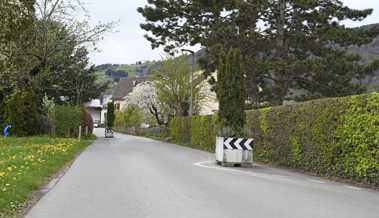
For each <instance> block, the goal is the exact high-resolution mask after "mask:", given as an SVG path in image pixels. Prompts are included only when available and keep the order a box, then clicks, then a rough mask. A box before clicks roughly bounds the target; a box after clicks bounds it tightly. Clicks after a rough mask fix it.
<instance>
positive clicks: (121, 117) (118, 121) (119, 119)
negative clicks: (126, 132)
mask: <svg viewBox="0 0 379 218" xmlns="http://www.w3.org/2000/svg"><path fill="white" fill-rule="evenodd" d="M114 126H115V127H116V128H125V127H126V123H125V113H124V112H119V111H118V112H116V118H115V121H114Z"/></svg>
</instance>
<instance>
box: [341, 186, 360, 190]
mask: <svg viewBox="0 0 379 218" xmlns="http://www.w3.org/2000/svg"><path fill="white" fill-rule="evenodd" d="M344 187H345V188H348V189H352V190H356V191H361V190H362V188H358V187H355V186H351V185H344Z"/></svg>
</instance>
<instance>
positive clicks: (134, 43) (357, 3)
mask: <svg viewBox="0 0 379 218" xmlns="http://www.w3.org/2000/svg"><path fill="white" fill-rule="evenodd" d="M85 1H86V8H87V10H88V12H89V14H90V16H91V22H92V23H94V24H96V23H98V22H111V21H118V22H119V23H118V25H117V27H116V29H115V32H114V33H111V34H108V35H106V36H105V39H104V40H103V41H102V42H100V43H99V48H100V50H101V52H100V53H99V52H93V53H92V54H91V62H92V63H95V64H104V63H114V64H131V63H135V62H137V61H145V60H159V59H161V57H163V56H164V53H163V52H162V50H152V49H151V46H150V43H149V42H148V41H147V40H146V39H145V38H144V37H143V35H144V31H143V30H141V29H140V27H139V24H140V23H141V22H143V21H144V19H143V17H142V16H141V15H140V14H139V13H138V12H137V8H138V7H140V6H143V5H145V4H146V2H147V0H106V1H104V0H85ZM343 1H344V2H345V3H346V4H347V5H348V6H350V7H352V8H356V9H365V8H373V9H374V14H373V15H372V16H370V17H369V18H367V19H366V20H365V21H363V22H361V23H348V24H347V25H349V26H360V25H365V24H371V23H379V0H343Z"/></svg>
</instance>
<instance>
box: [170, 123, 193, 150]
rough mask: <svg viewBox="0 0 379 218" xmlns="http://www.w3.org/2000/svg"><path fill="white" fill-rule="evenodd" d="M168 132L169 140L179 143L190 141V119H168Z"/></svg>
mask: <svg viewBox="0 0 379 218" xmlns="http://www.w3.org/2000/svg"><path fill="white" fill-rule="evenodd" d="M169 126H170V128H169V134H170V137H171V140H172V141H173V142H175V143H179V144H186V145H187V144H189V143H190V141H191V120H190V118H189V117H175V118H173V119H172V120H171V121H170V124H169Z"/></svg>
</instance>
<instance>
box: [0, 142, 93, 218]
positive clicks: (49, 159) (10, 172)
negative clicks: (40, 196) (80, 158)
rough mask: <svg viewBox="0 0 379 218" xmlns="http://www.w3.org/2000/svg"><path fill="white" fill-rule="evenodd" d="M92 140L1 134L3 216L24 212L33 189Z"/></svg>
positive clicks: (0, 198) (0, 209)
mask: <svg viewBox="0 0 379 218" xmlns="http://www.w3.org/2000/svg"><path fill="white" fill-rule="evenodd" d="M92 141H93V140H82V141H78V140H75V139H57V138H49V137H29V138H3V137H0V218H5V217H7V218H9V217H17V216H18V215H19V214H20V213H22V212H23V210H24V209H25V208H26V207H27V206H28V204H29V201H30V200H31V199H32V197H33V196H32V194H33V192H35V191H38V190H39V189H40V188H41V187H42V186H43V185H45V184H46V183H47V182H48V180H49V179H50V177H51V176H53V175H54V174H56V173H57V172H59V171H60V170H61V169H62V168H63V167H64V166H65V164H66V163H67V162H69V161H71V160H72V159H73V158H74V157H75V156H76V155H77V154H78V153H79V152H80V151H82V150H83V149H84V148H85V147H87V146H88V145H89V144H91V142H92Z"/></svg>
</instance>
